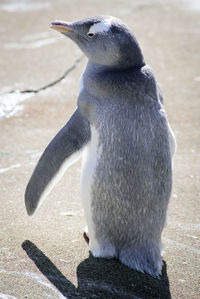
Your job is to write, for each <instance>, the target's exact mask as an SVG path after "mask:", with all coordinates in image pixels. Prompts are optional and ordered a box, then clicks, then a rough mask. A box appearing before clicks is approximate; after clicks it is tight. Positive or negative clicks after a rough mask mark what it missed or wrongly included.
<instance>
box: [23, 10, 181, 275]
mask: <svg viewBox="0 0 200 299" xmlns="http://www.w3.org/2000/svg"><path fill="white" fill-rule="evenodd" d="M50 27H51V28H52V29H55V30H57V31H59V32H61V33H62V34H64V35H65V36H67V37H68V38H70V39H71V40H72V41H74V42H75V43H76V45H77V46H78V47H79V48H80V49H81V50H82V52H83V53H84V54H85V56H86V57H87V58H88V62H87V65H86V68H85V70H84V72H83V74H82V76H81V79H80V92H79V95H78V100H77V108H76V110H75V112H74V113H73V115H72V116H71V118H70V119H69V121H68V122H67V123H66V124H65V125H64V127H63V128H62V129H61V130H60V131H59V132H58V134H57V135H56V136H55V137H54V138H53V140H52V141H51V142H50V144H49V145H48V146H47V148H46V149H45V151H44V153H43V154H42V156H41V158H40V159H39V162H38V164H37V165H36V168H35V170H34V171H33V174H32V176H31V178H30V180H29V182H28V185H27V187H26V191H25V206H26V210H27V213H28V215H32V214H33V213H34V212H35V210H36V208H38V206H39V205H40V204H41V203H42V202H43V200H44V199H45V198H46V197H47V195H48V193H49V192H50V191H51V190H52V188H53V186H54V185H55V184H56V183H57V181H58V180H59V179H60V178H61V177H62V175H63V173H64V172H65V171H66V169H67V168H68V167H70V165H72V164H73V163H74V162H76V161H77V160H78V159H79V158H80V157H82V171H81V197H82V202H83V207H84V212H85V217H86V223H87V228H88V233H85V238H86V240H88V242H89V248H90V251H91V253H92V255H93V256H94V257H97V258H117V259H118V260H119V261H120V262H121V263H123V264H124V265H126V266H128V267H129V268H132V269H135V270H137V271H140V272H145V273H147V274H150V275H151V276H153V277H159V276H160V274H161V269H162V256H161V252H162V243H161V235H162V231H163V229H164V226H165V222H166V214H167V208H168V203H169V198H170V194H171V189H172V158H173V155H174V153H175V149H176V141H175V137H174V134H173V132H172V130H171V128H170V125H169V122H168V119H167V115H166V112H165V109H164V107H163V100H162V92H161V89H160V87H159V85H158V84H157V81H156V79H155V76H154V74H153V71H152V69H151V68H150V67H149V66H148V65H147V64H146V63H145V60H144V57H143V54H142V51H141V48H140V46H139V44H138V42H137V40H136V38H135V36H134V34H133V33H132V32H131V30H130V29H129V28H128V26H127V25H126V24H124V23H123V22H122V21H121V20H119V19H117V18H115V17H112V16H105V15H99V16H95V17H89V18H86V19H81V20H78V21H75V22H64V21H54V22H52V23H51V25H50Z"/></svg>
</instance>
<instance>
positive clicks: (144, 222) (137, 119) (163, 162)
mask: <svg viewBox="0 0 200 299" xmlns="http://www.w3.org/2000/svg"><path fill="white" fill-rule="evenodd" d="M159 106H160V105H159V103H157V104H155V105H149V107H148V106H147V107H145V108H144V107H143V106H142V105H140V104H138V105H134V107H113V106H112V107H109V109H107V111H106V112H105V113H102V112H101V113H100V112H99V115H101V116H100V118H99V122H98V121H97V132H98V134H99V146H100V145H101V147H102V148H101V156H100V157H99V159H98V160H97V164H96V167H95V172H94V180H93V185H92V188H91V192H92V209H93V220H94V222H95V223H96V225H95V227H96V229H95V230H96V236H97V238H98V239H100V240H101V239H102V238H105V239H107V238H108V236H109V240H110V239H111V238H112V240H110V241H111V243H112V244H117V245H118V246H121V245H122V244H124V243H126V244H129V245H131V244H132V242H133V240H135V241H136V240H138V236H140V237H139V238H140V242H143V240H141V236H142V237H144V239H145V238H150V236H151V235H152V232H153V234H154V238H155V237H156V236H157V237H158V238H159V236H160V234H161V231H162V229H163V226H164V222H165V214H166V209H167V204H168V200H169V196H170V192H171V158H170V148H169V137H168V128H167V123H166V119H165V116H164V114H163V111H162V109H161V107H159Z"/></svg>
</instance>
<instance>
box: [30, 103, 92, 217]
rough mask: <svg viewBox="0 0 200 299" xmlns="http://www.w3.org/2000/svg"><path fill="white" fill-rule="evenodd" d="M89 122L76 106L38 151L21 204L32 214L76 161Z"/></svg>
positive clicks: (85, 139) (86, 137)
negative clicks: (47, 142)
mask: <svg viewBox="0 0 200 299" xmlns="http://www.w3.org/2000/svg"><path fill="white" fill-rule="evenodd" d="M90 136H91V133H90V124H89V122H88V120H87V119H86V118H84V117H83V116H82V115H81V113H80V111H79V108H77V110H76V111H75V112H74V114H73V115H72V117H71V118H70V120H69V121H68V122H67V123H66V125H65V126H64V127H63V128H62V129H61V130H60V131H59V132H58V134H57V135H56V136H55V137H54V138H53V140H52V141H51V142H50V143H49V145H48V146H47V148H46V149H45V151H44V153H43V154H42V156H41V158H40V160H39V162H38V164H37V166H36V168H35V170H34V172H33V174H32V176H31V178H30V180H29V182H28V185H27V187H26V191H25V205H26V210H27V213H28V215H32V214H33V213H34V212H35V210H36V208H37V207H38V204H39V202H40V204H41V203H42V201H43V200H44V199H45V198H46V197H47V195H48V194H49V192H50V191H51V190H52V189H53V187H54V186H55V184H56V183H57V182H58V181H59V179H60V178H61V177H62V175H63V174H64V172H65V170H66V169H67V168H68V167H69V166H71V165H72V164H73V163H74V162H76V161H77V160H78V158H79V157H80V155H81V153H80V152H82V151H81V150H82V149H83V148H84V145H86V144H87V143H88V142H89V140H90Z"/></svg>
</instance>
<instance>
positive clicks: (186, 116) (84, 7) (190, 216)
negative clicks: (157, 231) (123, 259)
mask: <svg viewBox="0 0 200 299" xmlns="http://www.w3.org/2000/svg"><path fill="white" fill-rule="evenodd" d="M191 2H192V1H190V3H191ZM20 3H21V4H20V5H19V1H1V3H0V22H1V26H0V32H1V40H0V43H1V47H0V57H1V59H0V94H1V97H0V103H1V99H2V97H3V96H2V94H4V101H5V99H7V101H8V100H9V99H10V98H9V97H10V96H13V93H12V94H10V93H9V92H11V91H14V90H16V89H19V90H24V91H25V90H31V89H34V90H38V89H40V88H41V87H43V86H46V85H48V84H49V83H51V82H53V81H55V80H57V79H58V78H60V77H61V76H62V75H63V74H64V73H65V72H66V70H69V73H68V75H67V76H66V77H65V79H64V80H62V82H58V83H57V84H55V85H53V86H52V87H50V88H47V89H45V90H41V91H40V92H37V93H33V94H31V95H32V97H29V98H28V99H27V100H26V101H24V102H21V103H20V105H21V106H17V107H18V108H19V111H18V113H17V114H14V115H13V116H12V117H9V118H4V119H1V120H0V190H1V191H0V204H1V209H0V298H9V299H11V298H36V299H40V298H64V297H67V298H161V299H164V298H180V299H183V298H185V299H188V298H190V299H198V298H200V290H199V285H200V278H199V277H200V275H199V268H200V262H199V257H200V233H199V231H200V222H199V220H200V219H199V217H200V216H199V215H200V204H199V196H200V185H199V180H200V168H199V162H200V157H199V156H200V154H199V150H200V133H199V126H200V101H199V93H200V87H199V85H200V71H199V50H200V49H199V48H200V26H199V25H200V10H198V6H197V7H195V5H194V7H192V6H191V5H189V4H188V3H189V1H181V0H179V1H178V0H177V1H170V0H166V1H158V0H156V1H153V0H149V1H147V0H146V1H139V0H137V1H131V0H126V1H118V0H116V1H90V0H86V1H82V2H80V1H76V0H75V1H70V0H68V1H62V0H59V1H53V0H52V1H41V2H40V1H20ZM192 3H194V4H195V3H196V4H197V5H198V1H193V2H192ZM16 4H18V5H16ZM195 8H196V9H195ZM100 13H103V14H110V15H113V16H116V17H119V18H121V19H122V20H123V21H124V22H126V23H127V24H128V25H129V27H130V28H131V29H132V30H133V31H134V33H135V35H136V37H137V38H138V41H139V42H140V44H141V47H142V49H143V53H144V56H145V58H146V61H147V62H148V63H149V64H150V65H151V66H152V67H153V69H154V71H155V74H156V77H157V79H158V81H159V82H160V84H161V87H162V89H163V92H164V102H165V107H166V110H167V112H168V117H169V121H170V123H171V126H172V128H173V130H174V132H175V135H176V138H177V143H178V151H177V153H176V156H175V160H174V186H173V192H172V197H171V201H170V205H169V213H168V226H167V228H166V229H165V231H164V234H163V242H164V244H165V252H164V255H163V259H164V261H165V263H164V267H163V275H162V278H161V280H156V279H153V278H151V277H150V276H148V275H144V274H141V273H138V272H136V271H133V270H130V269H128V268H126V267H125V266H123V265H121V264H120V263H119V262H118V261H115V260H109V261H108V260H103V259H94V258H92V257H91V256H90V255H89V251H88V247H87V244H86V243H85V241H84V239H83V237H82V232H83V227H84V225H85V219H84V214H83V209H82V205H81V201H80V193H79V186H80V163H77V164H75V165H74V166H73V167H71V168H70V169H69V170H68V171H67V173H66V174H65V176H64V177H63V179H62V181H61V182H60V183H59V184H58V185H57V186H56V187H55V189H54V190H53V191H52V193H51V194H50V195H49V197H48V199H47V200H46V202H45V203H44V205H43V206H42V207H41V208H40V209H39V210H38V211H37V212H36V214H35V215H34V216H33V217H28V216H27V215H26V211H25V207H24V199H23V196H24V190H25V187H26V184H27V181H28V179H29V177H30V175H31V173H32V170H33V168H34V166H35V164H36V162H37V160H38V158H39V156H40V154H41V153H42V151H43V150H44V148H45V146H46V145H47V144H48V142H49V141H50V140H51V139H52V138H53V137H54V136H55V134H56V132H57V131H58V130H59V129H60V128H61V127H62V126H63V125H64V124H65V122H66V121H67V120H68V119H69V117H70V115H71V114H72V112H73V111H74V109H75V107H76V98H77V95H78V80H79V77H80V74H81V72H82V71H83V68H84V66H85V64H86V59H85V58H83V59H82V60H81V61H80V62H78V63H76V61H77V59H79V58H80V57H81V52H80V50H79V49H78V48H77V47H76V46H75V45H74V44H73V43H72V42H71V41H70V40H67V39H66V38H64V37H62V36H61V35H59V34H58V33H57V32H54V31H52V30H50V29H49V28H48V24H49V23H50V21H52V20H54V19H64V20H69V21H71V20H76V19H78V18H82V17H86V16H89V15H96V14H100ZM71 67H72V69H71ZM70 70H71V71H70ZM14 95H15V94H14ZM20 96H21V94H18V95H17V99H19V98H20ZM29 96H30V94H29ZM5 97H6V98H5ZM15 100H16V98H15ZM15 100H13V101H14V102H15ZM11 102H12V100H11ZM13 107H15V108H16V105H13V106H12V105H11V107H10V108H6V109H8V110H9V109H10V114H12V113H13V111H14V108H13Z"/></svg>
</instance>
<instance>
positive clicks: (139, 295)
mask: <svg viewBox="0 0 200 299" xmlns="http://www.w3.org/2000/svg"><path fill="white" fill-rule="evenodd" d="M22 248H23V249H24V250H25V251H26V253H27V255H28V256H29V258H30V259H31V260H32V261H33V262H34V263H35V265H36V266H37V267H38V269H39V270H40V271H41V272H42V273H43V275H45V276H46V278H47V279H48V280H49V281H50V282H51V283H52V284H53V285H54V286H55V287H56V288H57V289H58V290H59V291H60V292H61V293H62V295H63V296H64V297H66V298H69V299H72V298H127V299H128V298H135V299H143V298H145V299H146V298H148V299H153V298H156V299H158V298H161V299H168V298H171V295H170V289H169V281H168V277H167V267H166V263H165V262H164V261H163V268H162V275H161V277H160V279H155V278H153V277H151V276H150V275H146V274H143V273H140V272H137V271H134V270H132V269H129V268H128V267H126V266H124V265H122V264H121V263H120V262H119V261H118V260H115V259H110V260H107V259H97V258H94V257H92V255H91V254H90V255H89V257H88V258H87V259H85V260H84V261H83V262H81V263H80V264H79V265H78V267H77V280H78V287H77V288H76V287H75V286H74V285H73V284H72V283H71V282H70V281H69V280H68V279H67V278H66V277H65V276H64V275H63V274H62V273H61V272H60V270H59V269H58V268H56V266H55V265H54V264H53V263H52V262H51V260H50V259H49V258H48V257H47V256H45V254H44V253H43V252H42V251H41V250H40V249H39V248H37V246H35V245H34V244H33V243H32V242H31V241H28V240H26V241H24V242H23V244H22Z"/></svg>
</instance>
